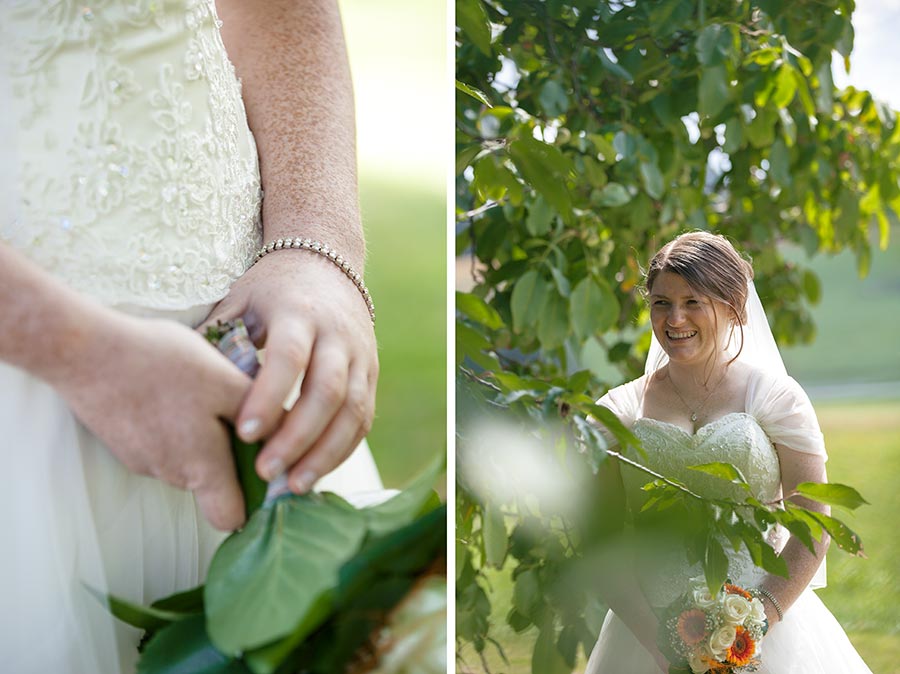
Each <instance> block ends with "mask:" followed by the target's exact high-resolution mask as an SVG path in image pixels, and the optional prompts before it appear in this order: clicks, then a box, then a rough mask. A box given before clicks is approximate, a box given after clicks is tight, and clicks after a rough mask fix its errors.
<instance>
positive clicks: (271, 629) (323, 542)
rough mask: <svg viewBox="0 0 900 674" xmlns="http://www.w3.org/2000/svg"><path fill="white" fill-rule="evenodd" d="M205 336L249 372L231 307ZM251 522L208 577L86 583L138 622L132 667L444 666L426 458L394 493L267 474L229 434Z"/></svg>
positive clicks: (158, 672)
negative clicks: (307, 485)
mask: <svg viewBox="0 0 900 674" xmlns="http://www.w3.org/2000/svg"><path fill="white" fill-rule="evenodd" d="M207 338H208V339H209V340H210V341H211V342H212V343H213V344H215V345H216V346H217V347H218V348H219V349H220V350H221V351H222V352H223V353H224V354H225V355H226V356H227V357H228V358H229V359H230V360H231V361H232V362H234V363H235V364H236V365H238V366H239V367H241V369H242V370H244V372H246V373H247V374H248V375H250V376H253V375H254V374H255V372H256V370H257V369H258V367H257V366H258V361H257V357H256V349H255V347H254V346H253V344H252V342H251V341H250V338H249V336H248V335H247V331H246V328H245V327H244V325H243V324H242V323H241V322H240V321H239V322H237V323H234V324H221V325H219V326H216V327H215V328H212V329H210V331H209V332H208V333H207ZM232 447H233V453H234V460H235V466H236V469H237V474H238V479H239V481H240V483H241V487H242V489H243V492H244V496H245V501H246V505H247V516H248V519H247V522H246V524H245V525H244V527H243V528H242V529H241V530H240V531H236V532H234V533H232V534H231V535H230V536H229V537H228V538H226V539H225V541H223V543H222V544H221V545H220V546H219V548H218V549H217V550H216V553H215V555H214V557H213V559H212V561H211V563H210V566H209V571H208V574H207V579H206V584H205V585H203V586H200V587H196V588H193V589H191V590H187V591H185V592H180V593H178V594H175V595H172V596H169V597H165V598H162V599H159V600H157V601H156V602H154V603H153V604H151V605H150V606H143V605H139V604H134V603H131V602H129V601H126V600H124V599H122V598H118V597H115V596H108V597H107V596H103V595H102V593H98V592H96V591H94V593H95V594H96V595H98V598H99V599H100V600H101V601H103V602H104V603H105V604H106V605H107V606H108V608H109V609H110V611H111V612H112V613H113V614H114V615H115V616H116V617H117V618H119V619H120V620H122V621H124V622H126V623H128V624H130V625H132V626H134V627H137V628H139V629H141V630H143V631H144V636H143V640H142V642H141V645H140V652H141V654H140V659H139V661H138V665H137V672H138V674H175V673H177V674H296V673H298V672H303V674H343V673H348V674H349V673H352V674H361V673H363V672H366V673H369V672H373V673H374V672H377V674H397V673H399V672H407V671H415V672H422V673H424V674H438V673H440V672H444V671H446V628H445V614H446V570H445V557H446V554H445V551H446V506H445V505H444V504H442V503H441V501H440V499H439V498H438V496H437V494H436V493H435V492H434V490H433V489H432V485H433V484H434V482H435V480H436V479H437V477H438V475H439V474H440V473H441V472H442V471H443V466H444V462H443V458H442V457H441V458H439V460H437V461H435V462H433V463H432V464H431V465H430V466H429V467H428V468H427V469H426V470H425V471H424V472H423V473H422V474H421V475H420V476H419V477H417V478H415V479H414V480H413V481H412V483H411V484H409V485H408V486H407V488H406V489H404V490H403V491H401V492H399V493H397V494H396V495H394V496H393V497H392V498H390V499H389V500H386V501H383V502H381V503H378V504H376V505H369V506H367V507H356V506H354V505H352V504H350V503H348V502H347V501H345V500H344V499H342V498H341V497H339V496H338V495H336V494H331V493H328V492H324V493H310V494H304V495H302V496H298V495H296V494H292V493H290V492H289V491H288V490H287V489H286V488H285V487H284V484H286V480H281V481H280V482H281V483H282V484H279V481H277V480H276V481H273V482H272V483H270V484H268V485H267V484H266V483H265V482H263V481H262V480H261V479H260V478H259V476H258V475H257V474H256V471H255V469H254V460H255V458H256V454H257V452H258V451H259V449H260V446H259V445H258V444H255V443H254V444H251V443H244V442H242V441H241V440H240V439H239V438H238V437H237V436H236V435H234V434H232Z"/></svg>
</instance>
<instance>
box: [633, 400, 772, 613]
mask: <svg viewBox="0 0 900 674" xmlns="http://www.w3.org/2000/svg"><path fill="white" fill-rule="evenodd" d="M633 431H634V433H635V435H636V436H637V437H638V438H639V439H640V440H641V442H642V444H643V446H644V450H645V451H646V452H647V458H646V465H647V466H648V467H650V468H652V469H654V470H656V471H658V472H660V473H662V474H664V475H666V476H669V477H674V478H676V479H678V480H680V481H682V482H684V483H685V484H686V485H687V486H688V487H689V488H690V489H692V490H693V491H695V492H697V493H699V494H703V495H707V496H713V497H719V498H731V499H734V500H738V501H742V500H743V499H744V497H745V496H746V494H745V493H744V492H743V490H741V489H740V488H739V487H737V486H736V485H732V484H730V483H728V482H725V481H724V480H720V479H717V478H715V477H712V476H709V475H705V474H703V473H699V472H697V471H693V470H690V469H689V468H688V466H693V465H697V464H701V463H709V462H712V461H724V462H727V463H731V464H734V465H735V466H736V467H737V468H738V469H739V470H740V471H741V473H743V475H744V476H745V477H746V478H747V481H748V482H749V484H750V486H751V490H752V492H753V495H754V496H755V497H756V498H758V499H759V500H761V501H772V500H774V499H775V498H777V497H778V495H779V493H780V489H781V470H780V467H779V463H778V455H777V454H776V452H775V448H774V447H773V446H772V443H771V442H770V440H769V438H768V437H767V436H766V434H765V432H764V431H763V429H762V428H761V427H760V426H759V424H758V423H757V421H756V419H754V418H753V417H752V416H750V415H749V414H745V413H733V414H728V415H725V416H724V417H722V418H720V419H717V420H716V421H713V422H712V423H710V424H707V425H706V426H703V427H701V428H699V429H698V430H697V432H696V433H695V434H693V435H691V434H690V433H688V432H686V431H685V430H684V429H682V428H680V427H678V426H674V425H672V424H669V423H666V422H662V421H657V420H655V419H648V418H643V419H638V420H637V421H636V422H635V424H634V427H633ZM633 458H635V459H638V460H640V458H639V457H633ZM622 478H623V481H624V484H625V489H626V493H627V496H628V499H629V503H630V505H631V507H632V508H634V509H636V510H639V509H640V507H641V505H642V504H643V502H644V500H645V499H646V498H647V495H646V492H643V491H642V490H641V486H642V485H643V484H644V483H645V482H646V481H647V479H646V475H645V474H643V473H640V474H639V473H638V472H637V471H635V470H632V469H629V468H627V467H623V469H622ZM767 538H768V541H769V542H770V543H771V544H773V545H774V546H775V547H776V548H780V547H781V546H782V545H783V544H784V541H785V539H786V533H785V532H784V531H782V530H781V529H773V530H772V531H771V532H770V534H769V536H768V537H767ZM723 547H724V548H725V551H726V553H727V554H728V557H729V574H730V576H731V578H732V580H734V581H735V582H737V583H739V584H745V583H746V584H750V585H752V584H753V583H754V582H755V581H756V580H757V579H758V578H760V577H761V576H762V575H763V573H764V572H763V571H762V570H760V569H758V568H757V567H756V566H755V565H754V564H753V561H752V560H751V559H750V557H749V554H748V553H747V551H746V549H745V548H743V547H741V548H740V550H739V551H738V552H734V550H733V548H731V547H730V546H729V545H725V546H723ZM656 553H657V555H658V556H657V559H655V560H654V568H655V569H656V572H655V573H654V574H651V575H641V578H640V580H641V583H642V585H643V587H644V591H645V592H646V594H647V597H648V598H649V599H650V602H651V604H653V605H654V606H659V607H662V606H666V605H668V604H669V603H671V602H672V601H674V600H675V599H676V598H677V597H678V596H679V595H680V594H681V593H682V592H683V591H684V590H685V589H686V584H687V581H688V579H689V578H690V577H691V576H697V575H701V574H702V569H701V568H700V567H699V565H698V566H693V567H692V566H691V565H689V564H688V563H687V558H686V556H685V553H684V551H683V549H681V548H680V547H677V546H675V547H673V548H672V549H671V550H665V551H662V552H660V551H656Z"/></svg>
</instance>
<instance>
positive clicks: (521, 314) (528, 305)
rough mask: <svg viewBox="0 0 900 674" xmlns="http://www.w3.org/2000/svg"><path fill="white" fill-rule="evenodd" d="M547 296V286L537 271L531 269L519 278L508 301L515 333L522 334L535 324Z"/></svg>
mask: <svg viewBox="0 0 900 674" xmlns="http://www.w3.org/2000/svg"><path fill="white" fill-rule="evenodd" d="M548 295H549V286H548V285H547V282H546V281H545V280H544V279H543V278H542V277H541V275H540V274H539V273H538V272H537V271H535V270H533V269H532V270H531V271H528V272H525V273H524V274H522V276H521V277H519V280H518V281H517V282H516V285H515V287H514V288H513V291H512V298H511V300H510V309H511V310H512V317H513V329H514V330H515V331H516V332H522V331H523V330H524V329H525V328H526V327H530V326H533V325H534V324H535V323H536V322H537V320H538V317H539V316H540V315H541V313H542V312H543V311H544V305H545V304H546V303H547V296H548Z"/></svg>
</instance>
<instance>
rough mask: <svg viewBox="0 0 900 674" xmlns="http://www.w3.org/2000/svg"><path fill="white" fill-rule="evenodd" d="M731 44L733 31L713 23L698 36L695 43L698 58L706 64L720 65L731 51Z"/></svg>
mask: <svg viewBox="0 0 900 674" xmlns="http://www.w3.org/2000/svg"><path fill="white" fill-rule="evenodd" d="M731 46H732V40H731V33H730V32H729V31H728V29H727V28H725V27H724V26H721V25H719V24H717V23H712V24H710V25H708V26H706V28H704V29H703V30H702V31H700V35H698V36H697V41H696V43H695V49H696V51H697V60H698V61H700V63H701V64H703V65H705V66H715V65H719V64H720V63H722V62H723V60H724V58H725V57H726V56H728V55H729V53H730V52H731Z"/></svg>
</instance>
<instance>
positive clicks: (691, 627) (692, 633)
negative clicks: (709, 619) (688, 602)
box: [678, 608, 706, 646]
mask: <svg viewBox="0 0 900 674" xmlns="http://www.w3.org/2000/svg"><path fill="white" fill-rule="evenodd" d="M678 636H680V637H681V640H682V641H683V642H684V643H685V645H687V646H694V645H696V644H699V643H700V642H701V641H703V637H705V636H706V614H705V613H704V612H703V611H701V610H700V609H698V608H693V609H690V610H688V611H684V612H683V613H682V614H681V615H680V616H678Z"/></svg>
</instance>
